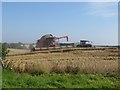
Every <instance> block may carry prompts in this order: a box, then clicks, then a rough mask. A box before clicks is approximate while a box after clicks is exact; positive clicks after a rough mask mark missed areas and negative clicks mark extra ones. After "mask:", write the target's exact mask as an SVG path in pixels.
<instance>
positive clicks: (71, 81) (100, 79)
mask: <svg viewBox="0 0 120 90" xmlns="http://www.w3.org/2000/svg"><path fill="white" fill-rule="evenodd" d="M2 81H3V82H2V87H3V88H118V86H117V85H118V84H117V83H118V80H117V78H116V77H114V76H109V77H107V76H103V75H101V74H56V73H52V74H41V75H30V74H27V73H24V74H19V73H16V72H14V71H10V70H7V69H4V70H3V72H2Z"/></svg>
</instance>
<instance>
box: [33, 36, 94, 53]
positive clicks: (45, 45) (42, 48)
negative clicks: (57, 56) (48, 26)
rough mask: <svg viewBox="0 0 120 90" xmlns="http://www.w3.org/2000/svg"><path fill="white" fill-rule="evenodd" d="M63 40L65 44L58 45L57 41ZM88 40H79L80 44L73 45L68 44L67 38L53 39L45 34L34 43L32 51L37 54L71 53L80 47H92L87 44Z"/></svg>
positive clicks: (53, 37)
mask: <svg viewBox="0 0 120 90" xmlns="http://www.w3.org/2000/svg"><path fill="white" fill-rule="evenodd" d="M63 38H65V39H66V41H67V42H65V43H60V42H59V39H63ZM88 42H90V41H88V40H80V43H79V44H77V45H75V43H70V42H68V36H61V37H55V36H53V35H52V34H46V35H44V36H42V37H41V38H40V39H38V40H37V42H36V47H35V48H33V49H32V51H34V52H35V51H37V52H46V51H47V52H59V51H62V52H64V51H71V50H76V49H80V47H92V44H88ZM78 47H79V48H78Z"/></svg>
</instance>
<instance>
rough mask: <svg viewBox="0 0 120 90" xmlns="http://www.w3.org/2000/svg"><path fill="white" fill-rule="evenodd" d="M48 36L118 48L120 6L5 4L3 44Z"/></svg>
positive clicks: (62, 3) (94, 4)
mask: <svg viewBox="0 0 120 90" xmlns="http://www.w3.org/2000/svg"><path fill="white" fill-rule="evenodd" d="M45 34H52V35H54V36H66V35H67V36H68V37H69V42H79V40H80V39H87V40H90V41H92V42H93V44H98V45H115V44H117V43H118V3H117V2H16V3H15V2H3V3H2V41H3V42H9V43H11V42H23V43H35V42H36V41H37V39H39V38H40V37H41V36H43V35H45ZM63 41H65V40H63ZM61 42H62V40H61Z"/></svg>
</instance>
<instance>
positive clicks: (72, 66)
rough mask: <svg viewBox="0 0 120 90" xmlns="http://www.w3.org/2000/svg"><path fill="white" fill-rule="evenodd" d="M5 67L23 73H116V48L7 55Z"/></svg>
mask: <svg viewBox="0 0 120 90" xmlns="http://www.w3.org/2000/svg"><path fill="white" fill-rule="evenodd" d="M4 63H5V67H6V68H9V69H13V70H15V71H17V72H20V73H23V72H27V73H39V74H41V73H52V72H55V73H101V74H117V73H118V49H117V48H105V49H92V50H91V49H81V50H80V49H79V50H74V51H69V52H56V53H35V54H26V55H13V56H10V55H8V56H7V57H6V60H5V61H4Z"/></svg>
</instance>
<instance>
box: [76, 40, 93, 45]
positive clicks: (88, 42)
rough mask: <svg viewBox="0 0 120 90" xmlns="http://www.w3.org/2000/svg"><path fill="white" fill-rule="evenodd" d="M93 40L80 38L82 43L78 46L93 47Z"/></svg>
mask: <svg viewBox="0 0 120 90" xmlns="http://www.w3.org/2000/svg"><path fill="white" fill-rule="evenodd" d="M91 43H92V42H91V41H88V40H80V43H79V44H78V45H77V47H92V44H91Z"/></svg>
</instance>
